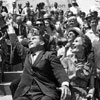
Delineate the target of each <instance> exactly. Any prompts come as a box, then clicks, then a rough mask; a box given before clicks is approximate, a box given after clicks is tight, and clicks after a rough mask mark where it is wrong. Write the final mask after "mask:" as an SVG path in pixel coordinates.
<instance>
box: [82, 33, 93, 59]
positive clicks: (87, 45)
mask: <svg viewBox="0 0 100 100" xmlns="http://www.w3.org/2000/svg"><path fill="white" fill-rule="evenodd" d="M81 38H82V41H83V46H84V47H85V56H86V58H87V57H88V55H89V54H90V53H91V49H92V43H91V40H90V39H89V37H88V36H86V35H84V34H83V35H82V36H81Z"/></svg>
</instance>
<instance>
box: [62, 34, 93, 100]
mask: <svg viewBox="0 0 100 100" xmlns="http://www.w3.org/2000/svg"><path fill="white" fill-rule="evenodd" d="M91 48H92V44H91V40H90V39H89V38H88V37H87V36H86V35H81V36H78V37H76V39H75V40H74V42H73V46H72V55H71V56H69V57H65V58H64V59H63V60H62V61H61V62H62V64H63V66H64V68H65V69H66V73H67V75H68V76H69V79H70V85H71V93H72V95H71V100H87V97H89V95H90V94H91V98H93V95H94V79H93V72H92V70H93V68H94V66H93V62H92V61H90V60H89V59H88V56H89V55H90V54H91ZM89 84H90V87H89V91H88V90H87V87H88V86H89Z"/></svg>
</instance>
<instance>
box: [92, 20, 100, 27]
mask: <svg viewBox="0 0 100 100" xmlns="http://www.w3.org/2000/svg"><path fill="white" fill-rule="evenodd" d="M97 24H98V22H97V20H96V19H93V20H91V22H90V26H91V27H96V26H97Z"/></svg>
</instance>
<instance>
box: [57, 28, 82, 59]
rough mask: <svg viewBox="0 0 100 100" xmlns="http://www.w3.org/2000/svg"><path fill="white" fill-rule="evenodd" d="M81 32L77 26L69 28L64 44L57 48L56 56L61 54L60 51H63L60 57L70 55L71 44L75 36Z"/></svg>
mask: <svg viewBox="0 0 100 100" xmlns="http://www.w3.org/2000/svg"><path fill="white" fill-rule="evenodd" d="M82 34H83V33H82V31H81V30H80V29H79V28H77V27H74V28H71V29H69V31H68V37H67V43H66V45H65V46H64V47H63V48H61V49H59V50H58V56H61V53H60V52H62V51H63V55H62V58H61V59H63V58H64V57H66V56H69V55H72V45H73V44H72V43H73V41H74V39H75V38H76V37H77V36H79V35H82ZM62 49H63V50H62Z"/></svg>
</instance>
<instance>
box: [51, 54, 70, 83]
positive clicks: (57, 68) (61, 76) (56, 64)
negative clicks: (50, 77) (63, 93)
mask: <svg viewBox="0 0 100 100" xmlns="http://www.w3.org/2000/svg"><path fill="white" fill-rule="evenodd" d="M49 60H50V64H51V67H52V70H53V73H54V76H55V78H56V79H57V81H58V82H59V83H60V84H62V82H69V78H68V75H67V74H66V72H65V69H64V67H63V66H62V64H61V62H60V60H59V59H58V58H57V56H56V54H55V53H53V52H52V53H51V54H50V57H49Z"/></svg>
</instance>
